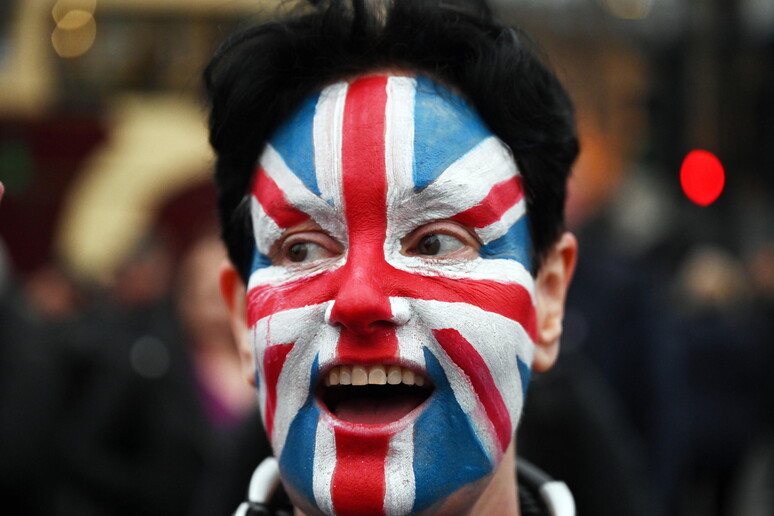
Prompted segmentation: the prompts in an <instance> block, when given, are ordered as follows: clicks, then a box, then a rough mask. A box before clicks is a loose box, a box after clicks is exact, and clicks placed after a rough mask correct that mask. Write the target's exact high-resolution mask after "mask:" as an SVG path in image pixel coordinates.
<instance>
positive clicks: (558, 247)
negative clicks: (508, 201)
mask: <svg viewBox="0 0 774 516" xmlns="http://www.w3.org/2000/svg"><path fill="white" fill-rule="evenodd" d="M577 256H578V241H577V240H576V239H575V236H574V235H573V234H572V233H569V232H565V233H564V234H563V235H562V236H561V237H560V238H559V241H557V243H556V244H554V246H553V247H552V248H551V251H550V252H549V253H548V255H547V256H546V258H545V259H544V261H543V263H542V264H541V267H540V271H539V272H538V275H537V279H536V281H535V297H536V299H535V303H536V311H537V342H536V343H535V344H536V348H535V360H534V363H533V365H532V368H533V369H534V370H535V371H536V372H544V371H547V370H548V369H550V368H551V366H552V365H554V362H556V358H557V356H558V355H559V337H561V335H562V318H563V317H564V303H565V300H566V298H567V290H568V288H569V286H570V280H571V279H572V274H573V272H574V271H575V262H576V260H577Z"/></svg>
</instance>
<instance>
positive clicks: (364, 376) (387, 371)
mask: <svg viewBox="0 0 774 516" xmlns="http://www.w3.org/2000/svg"><path fill="white" fill-rule="evenodd" d="M400 383H403V384H405V385H418V386H420V387H421V386H423V385H424V384H425V379H424V377H423V376H421V375H418V374H416V373H414V371H412V370H411V369H407V368H405V367H401V366H399V365H390V366H385V365H372V366H362V365H355V366H348V365H342V366H336V367H334V368H333V369H331V370H330V371H328V376H327V377H326V378H325V385H326V386H329V385H385V384H389V385H398V384H400Z"/></svg>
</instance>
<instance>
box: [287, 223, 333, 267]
mask: <svg viewBox="0 0 774 516" xmlns="http://www.w3.org/2000/svg"><path fill="white" fill-rule="evenodd" d="M341 253H342V249H341V245H339V243H338V242H336V240H334V239H333V238H331V237H330V236H328V235H327V234H326V233H324V232H321V231H303V232H300V233H293V234H290V235H288V236H287V237H286V238H285V240H284V241H283V242H282V243H281V245H280V247H279V249H278V250H277V252H276V254H275V255H274V259H273V262H274V265H285V266H292V265H303V264H307V263H312V262H315V261H318V260H325V259H328V258H335V257H336V256H338V255H340V254H341Z"/></svg>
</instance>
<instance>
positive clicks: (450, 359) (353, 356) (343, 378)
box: [247, 76, 536, 516]
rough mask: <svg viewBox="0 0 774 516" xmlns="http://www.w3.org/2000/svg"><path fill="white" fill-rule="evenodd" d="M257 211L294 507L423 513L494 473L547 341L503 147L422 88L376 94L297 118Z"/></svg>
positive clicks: (270, 348) (259, 307)
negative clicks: (537, 344) (540, 334)
mask: <svg viewBox="0 0 774 516" xmlns="http://www.w3.org/2000/svg"><path fill="white" fill-rule="evenodd" d="M252 194H253V197H252V217H253V227H254V233H255V241H256V252H255V257H256V258H255V260H254V266H253V270H252V273H251V276H250V281H249V285H248V300H247V303H248V322H249V325H250V327H251V339H252V344H253V346H254V352H255V358H256V364H255V365H256V379H257V382H256V384H257V385H258V394H259V402H260V406H261V410H262V414H263V418H264V423H265V426H266V429H267V433H268V435H269V436H270V439H271V443H272V447H273V449H274V453H275V455H276V456H277V457H278V459H279V463H280V470H281V474H282V478H283V481H284V482H285V484H286V486H288V488H289V490H290V491H291V492H292V493H293V496H294V497H295V500H294V501H296V503H300V504H301V505H302V506H303V507H305V508H306V509H307V510H311V511H319V512H321V513H323V514H329V515H333V514H336V515H338V516H346V515H355V514H356V515H361V516H362V515H366V516H368V515H390V516H392V515H403V514H413V513H418V512H421V511H423V510H425V509H427V508H429V507H432V506H434V505H435V504H438V503H440V502H443V501H444V500H445V499H446V498H448V497H449V496H450V495H452V494H453V493H455V492H456V491H458V490H459V489H460V488H462V487H463V486H466V485H468V484H470V483H471V482H474V481H476V480H479V479H481V478H483V477H485V476H487V475H489V474H490V473H492V472H493V471H494V470H495V469H496V468H497V466H498V465H499V464H500V462H501V460H502V457H503V454H504V452H505V450H506V448H507V447H508V445H509V444H510V442H511V438H512V436H513V433H514V430H515V428H516V425H517V422H518V420H519V416H520V414H521V408H522V403H523V395H524V390H525V389H526V385H527V382H528V378H529V367H528V365H527V364H530V363H531V362H532V358H533V353H534V349H533V347H534V344H533V342H534V336H535V324H536V322H535V308H534V302H533V289H534V287H533V285H534V283H533V278H532V276H531V275H530V273H529V272H528V271H529V270H530V267H529V265H530V264H529V263H528V258H527V256H528V251H529V246H530V243H529V238H528V230H527V225H526V217H525V200H524V197H523V190H522V187H521V177H520V175H519V174H518V170H517V169H516V166H515V163H514V160H513V158H512V156H511V154H510V152H509V151H508V149H507V148H506V147H505V145H504V144H503V143H502V142H500V141H499V140H498V139H497V138H496V137H494V136H493V135H492V134H491V132H490V131H489V130H488V129H487V128H486V127H485V126H484V124H483V122H482V121H481V120H480V118H479V117H478V115H477V114H476V113H475V111H473V110H472V109H471V108H470V107H469V106H468V105H467V104H466V103H465V102H464V101H463V100H462V99H461V98H460V97H458V96H457V95H455V94H453V93H452V92H450V91H448V90H446V89H444V88H443V87H442V86H440V85H437V84H435V83H433V82H431V81H430V80H429V79H427V78H423V77H419V78H411V77H395V76H390V77H385V76H375V77H365V78H360V79H357V80H354V81H353V82H351V83H339V84H334V85H332V86H329V87H328V88H326V89H325V90H323V91H322V92H321V93H320V94H319V95H315V96H314V97H312V98H310V99H308V100H307V101H306V102H305V103H304V104H303V105H302V106H301V107H300V108H299V110H298V111H297V112H296V114H295V115H294V116H292V117H291V118H290V119H289V120H288V121H287V122H286V123H285V124H284V125H283V126H282V127H281V128H280V129H279V130H278V131H277V133H276V134H275V135H274V136H273V137H272V139H271V141H270V143H269V145H267V148H266V150H265V152H264V153H263V154H262V156H261V158H260V161H259V166H258V170H257V174H256V180H255V183H254V188H253V192H252ZM369 382H370V383H372V384H376V385H362V386H360V385H342V384H360V383H369Z"/></svg>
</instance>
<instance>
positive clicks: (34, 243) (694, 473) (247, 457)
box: [0, 20, 774, 516]
mask: <svg viewBox="0 0 774 516" xmlns="http://www.w3.org/2000/svg"><path fill="white" fill-rule="evenodd" d="M113 22H115V20H113ZM163 30H167V29H166V27H163ZM538 32H539V31H538ZM537 36H538V39H539V40H540V41H542V42H544V43H545V44H546V46H547V47H548V48H549V49H550V50H551V52H550V55H552V56H554V60H553V64H554V65H555V66H556V68H557V69H558V70H559V71H560V75H563V79H564V80H565V82H566V84H567V86H568V88H569V89H570V91H571V92H572V95H573V97H574V98H575V100H576V102H577V107H578V122H579V128H580V134H581V143H582V147H583V151H582V155H581V158H580V161H579V163H578V164H577V166H576V168H575V170H574V178H573V180H572V184H571V196H570V201H569V205H568V207H567V215H568V224H569V225H570V228H571V229H572V230H573V231H575V232H576V233H577V234H578V237H579V241H580V256H579V264H578V268H577V271H576V274H575V279H574V282H573V286H572V289H571V291H570V297H569V301H568V303H569V304H568V309H567V314H566V317H565V330H564V337H563V340H562V351H561V354H560V359H559V361H558V364H557V366H556V367H555V368H554V369H553V370H551V371H549V372H548V373H546V374H544V375H542V376H540V377H538V378H536V379H535V380H534V381H533V383H532V384H531V386H530V393H529V395H528V397H527V405H526V408H525V412H524V417H523V421H522V424H521V427H520V430H519V444H518V451H519V453H520V454H521V455H523V456H525V457H526V458H528V459H530V460H531V461H533V462H534V463H536V464H537V465H539V466H540V467H541V468H542V469H544V470H546V471H547V472H548V473H549V474H551V475H552V476H554V477H556V478H559V479H562V480H564V481H566V482H567V484H568V485H569V487H570V489H571V490H572V491H573V494H574V496H575V498H576V502H577V506H578V513H579V515H580V516H607V515H610V516H626V515H631V516H639V515H643V516H645V515H649V516H654V515H655V516H659V515H661V516H740V515H744V516H763V515H770V514H772V511H774V492H772V486H774V413H773V412H772V407H774V377H772V375H771V374H770V371H771V370H772V368H774V348H773V347H772V342H773V339H772V337H773V336H774V232H773V230H772V227H774V226H772V224H771V222H772V215H773V213H772V211H773V210H772V208H771V206H772V204H771V202H770V201H771V191H772V190H771V189H772V183H771V179H770V174H769V173H768V172H764V171H763V170H762V169H760V170H757V171H754V172H749V170H748V173H747V175H746V176H744V177H747V178H753V180H754V182H753V183H752V184H746V185H745V184H738V183H737V184H736V185H731V186H732V188H730V189H729V190H728V191H727V192H725V193H724V194H723V196H722V197H721V200H720V201H719V202H718V203H717V204H716V205H713V206H710V207H708V208H701V207H698V206H695V205H692V204H690V203H689V202H688V201H687V200H686V199H685V198H683V197H682V196H681V193H680V192H679V191H678V188H677V186H676V185H677V181H676V180H673V179H671V177H672V176H671V175H670V174H672V172H671V171H670V170H666V171H665V168H669V167H673V166H674V167H675V168H676V166H679V164H677V165H676V164H674V163H672V162H668V160H667V161H666V162H665V161H664V160H663V159H660V158H663V157H664V154H663V153H662V154H659V155H656V156H650V155H648V151H651V152H652V151H653V149H654V148H655V149H658V145H659V142H660V141H662V140H660V138H661V137H663V136H664V135H668V134H672V133H670V129H672V127H671V126H670V124H669V123H668V122H669V120H670V119H669V117H666V118H665V116H666V115H668V114H672V110H671V107H672V104H666V105H664V104H658V102H659V101H660V102H666V100H669V99H671V97H669V98H667V97H663V96H662V97H658V95H656V96H655V100H654V94H653V90H654V88H655V87H654V86H653V83H654V82H655V81H656V79H658V78H661V79H662V80H663V79H664V75H658V74H654V73H653V72H652V71H650V70H648V66H652V65H653V63H654V61H657V59H655V58H652V56H650V57H651V58H650V59H645V57H644V56H643V55H642V54H641V53H639V52H638V51H636V50H635V49H634V48H632V47H628V46H627V45H625V44H624V43H623V41H622V40H616V44H615V45H611V44H610V42H609V41H601V42H600V41H595V42H594V43H589V42H588V41H587V40H585V39H583V38H580V42H579V40H577V39H572V38H571V37H569V36H567V35H566V34H561V35H559V36H557V35H553V36H552V35H551V34H537ZM168 37H169V36H167V38H168ZM148 45H149V46H148V48H149V49H150V48H151V47H152V45H151V44H150V43H149V44H148ZM766 48H768V52H769V54H768V55H771V54H772V52H774V50H772V48H774V44H771V43H770V44H769V47H766ZM164 49H166V47H164ZM152 54H153V53H152V52H151V51H150V50H148V54H147V55H144V60H143V62H142V64H143V66H145V67H149V68H148V69H151V68H153V69H158V70H166V69H167V68H168V67H167V65H166V64H165V63H166V60H167V59H170V58H169V56H168V55H167V54H166V53H164V54H163V55H164V60H160V58H159V56H158V55H157V56H156V57H155V58H154V57H153V55H152ZM159 55H161V54H159ZM562 56H563V57H562ZM748 58H749V56H748ZM1 59H2V56H1V55H0V63H2V61H1ZM154 59H155V60H154ZM750 59H751V58H750ZM103 64H104V63H103ZM660 64H665V65H669V64H670V62H669V59H667V58H665V60H664V59H662V62H661V63H660ZM673 64H674V63H673ZM710 64H711V63H710ZM111 66H112V65H111ZM154 67H155V68H154ZM197 73H198V72H197ZM766 73H768V74H769V76H771V72H770V71H769V72H765V71H761V72H760V76H761V77H764V78H765V76H766V75H765V74H766ZM167 75H169V76H170V77H171V76H172V75H174V74H167V73H166V72H165V74H164V75H163V77H165V78H166V79H165V80H167V79H169V77H167ZM73 76H74V75H73ZM771 78H774V77H771ZM170 80H171V79H170ZM196 80H197V79H196V78H195V77H194V78H191V77H187V78H186V79H185V80H184V82H186V83H189V82H192V81H193V82H195V81H196ZM761 81H763V79H761ZM140 82H142V81H139V82H138V84H139V83H140ZM764 82H765V81H764ZM156 86H158V84H156ZM138 88H139V90H140V91H142V92H144V94H145V99H144V101H143V102H144V103H143V102H140V101H139V100H138V99H134V100H132V101H131V102H129V104H127V105H132V106H134V107H135V108H138V109H140V106H144V107H142V108H141V109H140V111H142V109H144V110H145V113H146V115H148V116H151V118H147V117H146V119H145V120H146V121H145V122H144V125H143V124H139V125H137V124H135V125H132V124H134V122H132V121H131V116H129V115H127V116H124V114H126V113H130V110H128V109H127V110H124V111H121V110H119V111H118V115H116V116H113V115H115V113H116V112H112V111H111V112H109V110H108V109H107V108H106V106H105V105H102V104H99V105H97V106H94V105H90V106H87V109H86V111H88V112H89V116H87V117H85V118H83V117H81V118H79V117H80V115H79V114H78V110H77V109H75V108H74V107H73V106H70V107H69V108H68V109H69V110H68V109H60V110H59V111H57V112H56V115H55V116H54V115H47V116H50V117H51V118H50V119H48V121H45V120H44V121H41V118H40V117H37V118H35V119H34V120H32V121H30V119H19V118H13V117H11V118H7V117H6V118H3V119H1V120H0V181H3V182H4V183H5V184H6V189H7V192H6V195H5V198H4V199H3V201H2V203H0V230H2V233H0V492H1V493H2V494H3V502H2V505H0V508H1V509H0V510H2V512H3V514H24V515H36V514H40V515H43V514H45V515H58V514H62V515H65V514H66V515H73V514H76V515H86V516H88V515H122V514H127V515H128V514H141V515H186V514H193V515H215V514H228V513H230V511H232V510H233V509H234V508H235V507H236V505H237V504H238V502H239V501H240V500H241V499H242V497H243V496H244V492H245V490H246V487H247V481H248V479H249V475H250V472H251V470H252V468H253V467H254V466H255V465H256V464H257V462H258V460H259V459H260V458H261V457H262V456H263V455H266V454H267V453H268V447H267V443H266V440H265V437H264V436H263V435H262V433H261V432H262V430H261V429H260V420H259V417H258V414H257V405H256V401H255V396H254V393H253V389H252V387H251V386H250V385H249V384H248V382H247V379H246V378H247V377H246V375H245V373H244V371H243V369H242V366H241V364H240V358H239V356H238V353H237V348H236V345H235V342H234V340H233V337H232V335H231V331H230V328H229V323H228V317H227V312H226V310H225V307H224V305H223V302H222V300H221V298H220V291H219V285H218V273H219V268H220V264H221V262H222V260H223V259H224V257H225V251H224V249H223V247H222V244H221V243H220V241H219V238H218V234H217V223H216V220H215V215H214V214H215V193H214V191H213V190H212V187H211V186H210V184H209V182H208V181H207V178H206V175H207V173H208V164H207V161H206V158H201V159H200V157H199V155H198V154H196V153H195V152H193V153H192V152H189V151H187V150H186V149H187V147H180V146H177V145H178V143H179V142H187V143H188V144H189V145H191V143H192V142H193V144H194V146H198V147H199V148H200V149H204V148H205V147H206V142H204V140H203V139H201V140H195V139H193V138H189V137H188V136H183V137H181V136H179V135H178V136H175V137H174V138H173V137H171V136H170V135H169V134H167V133H163V131H162V129H163V130H167V129H165V128H164V127H166V126H164V127H162V126H163V125H164V124H167V126H168V128H169V130H170V131H171V130H173V129H174V128H175V127H177V128H181V127H182V128H185V127H191V126H193V125H194V122H191V118H190V117H188V115H185V114H183V115H180V114H179V113H181V111H174V112H171V111H164V110H163V109H161V106H162V104H160V103H158V98H157V96H153V95H150V94H148V93H149V92H148V89H147V88H146V86H138ZM143 88H145V89H143ZM154 88H155V87H154ZM154 88H150V89H151V90H153V91H151V93H153V94H154V95H155V94H157V93H158V91H157V89H154ZM140 100H142V99H140ZM178 101H180V98H177V99H176V101H175V102H178ZM154 102H155V103H154ZM194 106H195V103H194ZM654 106H655V108H654ZM772 106H774V101H772V100H771V95H768V96H766V97H764V96H761V102H760V106H759V107H760V109H758V112H759V113H768V114H769V118H768V119H765V118H762V120H764V122H762V125H761V126H760V131H759V134H758V136H757V137H758V141H760V142H766V141H768V142H769V143H771V145H769V146H768V147H765V149H769V150H765V149H764V146H761V149H762V150H761V153H762V154H761V156H763V157H761V156H754V157H753V156H746V157H747V158H749V159H748V161H745V160H744V159H741V158H739V156H737V159H736V160H732V162H731V165H732V166H733V165H736V166H737V168H738V169H740V170H741V169H742V168H744V167H745V166H747V167H748V168H749V167H750V163H753V165H752V168H754V166H755V165H756V164H760V163H762V162H763V161H761V160H763V159H764V158H765V156H768V155H770V149H771V148H774V130H772V127H770V126H768V125H766V122H765V120H768V123H769V124H772V123H774V108H773V107H772ZM81 107H83V106H81ZM197 109H198V108H197V107H194V108H193V112H194V113H198V112H197ZM189 111H190V110H189ZM131 112H132V113H137V112H139V111H137V110H135V111H131ZM122 113H123V114H122ZM154 113H155V116H156V118H152V115H153V114H154ZM170 113H172V114H170ZM198 114H201V113H198ZM119 115H120V116H119ZM143 116H145V115H143ZM740 116H741V115H740ZM44 118H45V117H44ZM52 120H53V122H52ZM665 122H667V123H665ZM196 123H198V124H199V126H197V129H202V130H203V122H202V121H201V120H199V122H196ZM122 124H123V125H122ZM132 128H134V129H132ZM138 135H144V136H143V138H144V140H142V142H141V143H140V145H144V146H145V147H142V149H143V151H141V152H136V149H135V148H132V150H131V152H129V151H125V152H123V153H116V154H110V153H109V152H107V151H106V149H108V150H109V149H113V150H115V148H119V147H121V146H122V145H124V144H126V142H133V144H137V141H138V139H140V137H139V136H138ZM68 138H69V140H68ZM766 138H768V140H766ZM65 141H69V142H70V143H71V145H69V144H68V145H64V144H63V143H62V142H65ZM20 142H21V143H25V142H26V144H28V145H27V146H26V147H25V146H24V145H21V146H20ZM87 143H88V144H87ZM78 145H80V146H81V147H78ZM126 145H128V144H126ZM126 148H127V149H128V148H129V147H128V146H127V147H126ZM30 149H31V150H30ZM74 149H75V150H74ZM165 149H166V150H167V151H168V154H169V156H168V157H167V158H164V159H166V161H164V160H163V159H161V158H160V157H159V158H158V159H156V162H154V163H152V164H151V165H152V166H151V165H149V164H148V163H147V162H146V161H142V160H143V159H147V160H149V159H151V157H158V156H161V155H162V154H163V151H164V150H165ZM683 150H685V149H683ZM110 152H112V151H110ZM73 153H77V154H78V156H77V159H76V158H75V157H73ZM767 153H768V154H767ZM656 154H658V153H656ZM111 156H112V157H111ZM127 156H128V157H127ZM130 158H131V159H130ZM753 158H756V159H757V158H761V160H759V161H750V160H752V159H753ZM132 160H134V161H132ZM108 162H110V163H115V162H121V163H124V164H126V163H130V164H131V166H129V168H132V167H135V168H136V169H137V171H135V172H131V171H130V172H125V171H122V172H121V173H122V174H129V173H137V174H139V169H140V168H152V167H156V168H154V169H153V173H152V174H151V175H152V176H153V177H155V178H156V179H157V182H156V183H148V182H147V181H146V183H147V184H146V186H145V187H144V190H132V191H129V187H128V186H127V185H129V184H134V183H139V181H130V182H127V183H125V184H124V185H123V186H121V187H114V188H113V190H112V191H110V195H107V196H106V195H103V198H102V201H101V202H102V204H98V205H99V209H98V210H97V211H96V212H93V211H92V212H89V213H88V215H87V216H86V219H87V220H89V221H90V222H99V221H100V220H99V219H101V218H102V217H104V218H109V217H110V216H113V214H112V213H111V212H112V211H113V210H112V207H113V206H114V205H115V207H116V208H117V207H118V206H117V205H118V204H120V202H121V199H122V198H128V197H131V196H134V197H135V198H148V199H149V198H153V199H154V202H153V203H148V204H147V205H146V206H143V207H142V209H141V212H142V214H143V217H144V219H143V223H141V224H135V225H134V226H133V227H134V228H135V229H134V230H133V232H132V233H131V234H130V233H129V232H128V230H126V229H125V227H124V226H122V227H121V228H115V229H112V230H111V229H110V228H108V229H107V231H108V233H110V232H112V233H113V234H112V235H110V240H111V242H112V243H111V244H110V245H112V246H114V247H116V246H117V247H116V248H119V249H120V253H118V254H117V255H116V256H115V257H114V259H113V260H112V261H110V264H109V266H104V267H102V269H101V272H100V274H99V275H95V276H94V277H86V276H84V274H83V272H84V266H83V263H85V264H86V267H85V268H86V269H88V266H89V264H95V263H96V258H88V257H87V258H85V261H84V262H81V264H80V265H77V262H76V261H74V260H73V258H72V257H69V258H68V257H67V256H66V254H67V253H65V252H61V249H64V247H62V246H60V247H59V249H60V252H57V251H55V250H54V249H56V246H54V245H53V244H51V241H54V240H56V238H57V237H56V236H55V235H56V234H57V231H60V232H61V231H63V230H62V229H61V228H58V225H59V224H61V223H62V221H63V220H65V219H67V220H70V221H72V220H75V219H77V217H71V216H65V215H66V213H65V212H66V210H65V207H66V206H67V203H68V201H67V200H68V199H70V204H71V205H72V204H76V205H78V204H79V203H80V202H81V201H83V198H82V197H79V198H78V199H80V200H79V201H78V202H74V201H72V198H73V195H74V194H73V192H74V190H76V188H75V186H73V185H76V186H77V185H78V184H79V183H78V181H77V180H76V179H77V178H79V177H83V176H84V175H85V172H83V171H84V170H86V169H94V170H98V171H99V169H100V167H104V166H108V167H110V166H112V165H105V163H108ZM768 163H769V165H768V166H770V162H768ZM175 167H177V168H182V169H185V168H188V169H196V170H195V171H190V173H184V174H183V175H182V176H180V177H183V179H176V180H175V181H170V182H168V183H169V184H166V183H165V184H164V185H163V186H162V185H161V183H160V181H161V179H159V178H162V177H164V174H163V173H162V171H163V170H167V171H168V170H170V169H172V168H175ZM732 168H733V167H732ZM25 174H27V175H29V176H30V177H33V176H34V178H33V179H30V180H29V182H28V183H27V184H22V183H21V182H20V179H19V178H23V177H27V176H26V175H25ZM729 174H733V170H729ZM767 174H768V175H767ZM105 175H106V174H105ZM178 175H179V174H178ZM673 175H675V176H676V172H674V174H673ZM176 177H177V176H176ZM670 181H672V182H670ZM729 182H733V181H731V180H730V181H729ZM116 188H118V189H116ZM122 188H126V190H122ZM96 190H99V189H96ZM116 192H117V193H116ZM83 202H85V201H83ZM100 210H101V211H100ZM116 211H118V210H117V209H116ZM30 214H35V216H34V217H32V215H30ZM63 214H65V215H63ZM138 228H139V229H138ZM41 235H43V236H41ZM85 235H86V237H85V240H81V242H83V243H82V244H77V245H75V247H79V246H80V247H81V248H86V247H89V246H90V248H94V252H95V253H96V254H94V255H93V256H97V255H98V252H99V251H101V250H104V249H107V247H108V244H109V242H108V237H104V238H103V235H102V234H99V235H98V234H97V232H96V230H94V231H93V232H89V231H86V232H85ZM43 240H44V241H45V242H46V243H45V244H41V243H40V241H43ZM70 242H78V239H76V238H73V239H70ZM116 242H117V243H116ZM103 248H104V249H103ZM41 249H43V250H45V252H41V251H40V250H41ZM90 260H91V261H90ZM76 265H77V266H76Z"/></svg>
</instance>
